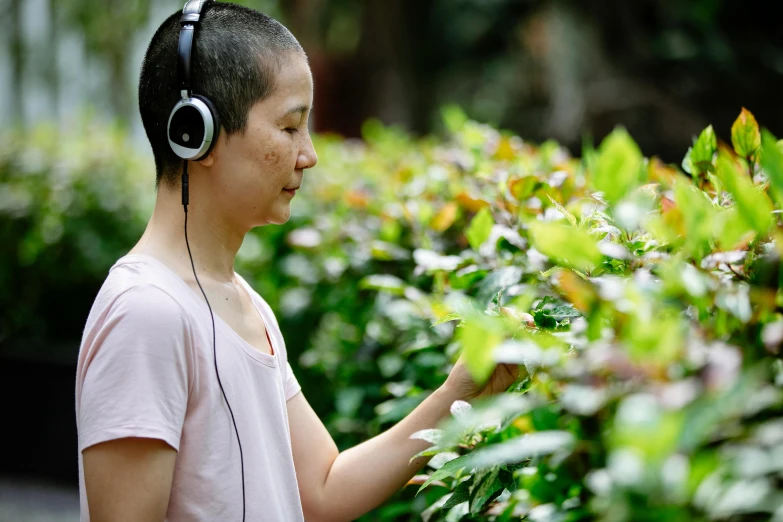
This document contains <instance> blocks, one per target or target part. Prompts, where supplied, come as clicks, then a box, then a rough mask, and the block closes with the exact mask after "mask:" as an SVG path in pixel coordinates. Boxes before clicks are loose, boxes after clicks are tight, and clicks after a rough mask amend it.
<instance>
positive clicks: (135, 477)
mask: <svg viewBox="0 0 783 522" xmlns="http://www.w3.org/2000/svg"><path fill="white" fill-rule="evenodd" d="M82 456H83V459H84V483H85V488H86V492H87V503H88V505H89V510H90V520H91V522H142V521H143V522H163V519H164V518H165V516H166V509H167V507H168V503H169V494H170V493H171V482H172V477H173V476H174V462H175V460H176V457H177V451H176V450H175V449H174V448H172V447H171V446H169V445H168V444H166V443H165V442H163V441H162V440H158V439H147V438H138V437H131V438H123V439H116V440H111V441H108V442H102V443H100V444H96V445H94V446H90V447H89V448H86V449H85V450H84V451H83V452H82Z"/></svg>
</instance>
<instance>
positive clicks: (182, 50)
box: [166, 0, 246, 522]
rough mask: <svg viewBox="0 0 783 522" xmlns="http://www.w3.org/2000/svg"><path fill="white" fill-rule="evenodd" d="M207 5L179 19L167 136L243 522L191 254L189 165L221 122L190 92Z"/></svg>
mask: <svg viewBox="0 0 783 522" xmlns="http://www.w3.org/2000/svg"><path fill="white" fill-rule="evenodd" d="M208 2H209V0H188V2H187V3H186V4H185V7H184V8H183V9H182V17H181V18H180V19H179V22H180V24H181V25H182V28H181V29H180V32H179V44H178V45H177V56H178V58H177V75H178V77H179V88H180V95H181V96H182V99H181V100H180V101H178V102H177V104H176V105H175V106H174V108H173V109H172V110H171V115H170V116H169V123H168V126H167V129H166V132H167V134H168V139H169V145H170V146H171V150H173V151H174V154H176V155H177V156H179V157H180V158H182V159H183V166H182V206H183V207H184V209H185V245H186V246H187V247H188V256H189V257H190V266H191V267H192V268H193V277H195V278H196V283H197V284H198V287H199V289H201V293H202V295H203V296H204V300H205V301H206V302H207V308H209V315H210V317H211V318H212V353H213V356H214V358H215V373H216V374H217V380H218V384H219V385H220V391H221V392H223V400H225V401H226V406H228V411H229V413H230V414H231V422H233V424H234V431H235V432H236V434H237V442H238V443H239V462H240V464H241V469H242V522H244V521H245V510H246V503H245V458H244V455H243V454H242V441H240V440H239V430H237V421H236V420H235V419H234V410H232V409H231V404H229V402H228V398H227V397H226V391H225V390H224V389H223V383H222V382H220V372H218V365H217V349H216V336H215V315H214V314H213V313H212V306H210V304H209V299H207V293H206V292H205V291H204V288H203V287H202V286H201V282H200V281H199V280H198V275H197V274H196V265H195V263H193V254H192V253H191V252H190V242H189V241H188V198H189V196H188V192H189V191H188V161H189V160H192V161H198V160H200V159H203V158H205V157H206V156H207V154H209V152H210V151H211V150H212V147H214V146H215V143H216V142H217V138H218V133H219V132H220V119H219V118H218V113H217V110H216V109H215V106H214V105H213V104H212V102H210V101H209V99H207V98H206V97H205V96H200V95H198V94H193V93H192V91H191V90H190V77H191V74H190V73H191V65H192V61H191V59H192V55H193V42H194V38H195V36H196V28H197V27H198V24H199V21H200V19H201V10H202V8H203V7H204V5H205V4H207V3H208Z"/></svg>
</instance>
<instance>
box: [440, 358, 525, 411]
mask: <svg viewBox="0 0 783 522" xmlns="http://www.w3.org/2000/svg"><path fill="white" fill-rule="evenodd" d="M518 377H519V365H516V364H498V365H497V366H496V367H495V370H494V371H493V372H492V375H491V376H490V377H489V379H488V380H487V382H486V383H484V384H483V385H479V384H476V382H475V381H474V380H473V376H472V375H471V374H470V371H468V368H467V366H465V361H464V356H461V357H460V358H459V360H457V363H456V364H455V365H454V368H452V369H451V372H450V373H449V376H448V378H447V379H446V382H445V383H444V385H443V386H444V387H445V388H446V389H448V390H449V391H450V393H451V394H452V395H453V396H454V397H455V398H456V399H460V400H464V401H470V400H474V399H478V398H481V397H489V396H491V395H495V394H498V393H503V392H505V391H506V390H508V388H509V386H511V385H512V384H514V382H515V381H516V380H517V378H518Z"/></svg>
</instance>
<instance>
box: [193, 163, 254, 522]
mask: <svg viewBox="0 0 783 522" xmlns="http://www.w3.org/2000/svg"><path fill="white" fill-rule="evenodd" d="M183 164H184V166H183V167H182V206H183V208H184V209H185V245H187V247H188V256H189V257H190V266H191V267H193V277H195V278H196V284H197V285H198V287H199V288H200V289H201V293H202V295H203V296H204V301H206V302H207V308H209V315H210V317H211V318H212V353H213V354H214V357H215V374H216V375H217V380H218V385H219V386H220V391H221V392H223V400H225V401H226V406H228V411H229V413H230V414H231V422H233V423H234V432H235V433H236V434H237V442H238V443H239V462H240V465H241V469H242V522H245V459H244V456H243V455H242V441H241V440H239V430H238V429H237V421H236V420H235V419H234V410H232V409H231V405H230V404H229V403H228V398H227V397H226V392H225V390H224V389H223V383H221V382H220V372H218V365H217V348H216V345H217V343H216V342H215V339H216V336H215V316H214V314H213V313H212V307H211V306H210V305H209V299H207V293H206V292H204V288H203V287H202V286H201V282H199V280H198V275H196V265H195V263H193V254H191V253H190V243H189V242H188V199H189V192H190V191H189V190H188V188H189V187H188V160H185V161H183Z"/></svg>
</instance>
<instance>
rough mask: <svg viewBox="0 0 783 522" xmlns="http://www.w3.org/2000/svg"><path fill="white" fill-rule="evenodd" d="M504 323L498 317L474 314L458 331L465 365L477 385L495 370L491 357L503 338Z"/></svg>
mask: <svg viewBox="0 0 783 522" xmlns="http://www.w3.org/2000/svg"><path fill="white" fill-rule="evenodd" d="M506 328H507V325H506V321H505V320H504V319H502V318H499V317H490V316H488V315H483V314H475V315H473V316H471V317H469V318H468V319H467V321H466V323H465V325H464V326H463V327H462V328H460V329H459V334H458V339H459V343H460V345H461V346H462V348H463V350H464V351H463V357H464V358H465V365H466V366H467V368H468V371H470V374H471V375H472V376H473V379H474V380H475V381H476V382H477V383H484V382H485V381H486V380H487V378H489V376H490V375H491V374H492V371H493V370H494V369H495V359H494V357H493V356H492V354H493V352H494V350H495V347H496V346H497V345H499V344H500V343H501V342H502V341H503V339H504V338H505V330H506Z"/></svg>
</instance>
